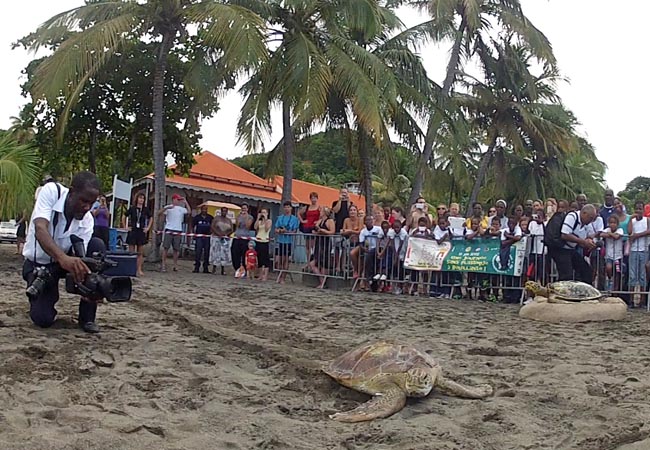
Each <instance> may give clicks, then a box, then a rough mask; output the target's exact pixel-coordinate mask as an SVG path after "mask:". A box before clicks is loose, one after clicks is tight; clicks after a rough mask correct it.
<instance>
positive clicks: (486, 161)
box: [466, 133, 497, 217]
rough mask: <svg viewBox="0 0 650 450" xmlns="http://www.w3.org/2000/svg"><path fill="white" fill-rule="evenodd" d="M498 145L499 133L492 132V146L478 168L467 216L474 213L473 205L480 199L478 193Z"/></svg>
mask: <svg viewBox="0 0 650 450" xmlns="http://www.w3.org/2000/svg"><path fill="white" fill-rule="evenodd" d="M496 145H497V133H492V139H491V141H490V146H489V147H488V149H487V151H486V152H485V153H484V154H483V157H482V158H481V165H480V166H479V168H478V173H477V174H476V181H474V187H473V188H472V194H471V195H470V196H469V203H468V204H467V212H466V216H467V217H470V216H471V214H472V205H473V204H474V202H475V201H476V199H478V193H479V191H480V190H481V185H482V184H483V180H484V179H485V175H486V174H487V169H488V167H489V165H490V160H491V159H492V153H494V147H496Z"/></svg>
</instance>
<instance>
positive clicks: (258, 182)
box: [133, 151, 365, 216]
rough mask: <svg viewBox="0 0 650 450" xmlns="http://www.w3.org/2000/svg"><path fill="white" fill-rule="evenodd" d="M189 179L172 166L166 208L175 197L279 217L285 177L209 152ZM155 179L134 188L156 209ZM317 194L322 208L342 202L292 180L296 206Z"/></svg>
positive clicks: (330, 192) (356, 199)
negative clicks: (264, 175) (266, 176)
mask: <svg viewBox="0 0 650 450" xmlns="http://www.w3.org/2000/svg"><path fill="white" fill-rule="evenodd" d="M195 160H196V164H194V166H192V168H191V169H190V172H189V174H188V175H187V176H184V175H182V174H181V172H180V171H179V170H178V169H177V168H176V166H171V168H170V170H171V171H172V174H171V175H170V176H168V177H167V178H166V186H167V192H166V198H165V204H169V203H171V197H172V195H174V194H180V195H182V196H183V197H185V198H187V201H188V202H189V204H190V206H192V208H193V209H194V208H197V207H198V206H199V205H200V204H202V203H203V202H206V201H216V202H224V203H232V204H235V205H241V204H242V203H247V204H248V205H249V206H250V207H251V210H252V212H253V214H255V213H256V212H257V211H258V210H259V209H260V208H269V209H270V211H271V214H272V215H273V216H277V214H278V213H279V210H280V203H281V199H282V183H283V181H284V179H283V177H281V176H276V177H274V178H272V179H270V180H265V179H263V178H260V177H258V176H257V175H255V174H253V173H251V172H249V171H247V170H246V169H243V168H241V167H239V166H238V165H236V164H234V163H232V162H230V161H228V160H226V159H223V158H221V157H220V156H217V155H215V154H214V153H210V152H205V151H204V152H201V153H200V154H198V155H196V157H195ZM153 187H154V175H153V174H149V175H147V176H146V177H144V178H141V179H140V180H137V181H136V182H135V183H134V184H133V193H134V194H135V193H136V192H139V191H143V190H144V191H145V194H146V195H147V203H148V204H149V205H150V206H151V207H153V201H152V199H153ZM311 192H318V195H319V201H320V204H322V205H326V206H331V205H332V203H333V202H334V201H336V200H338V198H339V191H338V190H337V189H334V188H330V187H327V186H320V185H318V184H314V183H308V182H306V181H300V180H293V186H292V195H291V201H292V203H293V205H294V206H296V207H298V206H301V205H308V204H309V203H310V200H309V194H310V193H311ZM350 199H351V200H352V202H353V203H355V204H357V205H358V206H359V208H365V199H364V197H363V196H360V195H355V194H352V193H351V194H350Z"/></svg>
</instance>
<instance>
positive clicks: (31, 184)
mask: <svg viewBox="0 0 650 450" xmlns="http://www.w3.org/2000/svg"><path fill="white" fill-rule="evenodd" d="M39 159H40V158H39V154H38V150H37V149H36V148H34V147H33V146H32V145H24V144H19V143H18V142H17V141H16V140H14V138H13V137H11V136H9V135H4V136H2V137H0V217H3V218H14V217H16V216H17V215H19V214H21V213H22V212H23V210H28V209H30V208H31V206H32V204H33V199H34V191H35V189H36V186H37V185H38V179H39V165H40V160H39Z"/></svg>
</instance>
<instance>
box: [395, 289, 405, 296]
mask: <svg viewBox="0 0 650 450" xmlns="http://www.w3.org/2000/svg"><path fill="white" fill-rule="evenodd" d="M402 293H403V291H402V288H395V292H394V294H395V295H402Z"/></svg>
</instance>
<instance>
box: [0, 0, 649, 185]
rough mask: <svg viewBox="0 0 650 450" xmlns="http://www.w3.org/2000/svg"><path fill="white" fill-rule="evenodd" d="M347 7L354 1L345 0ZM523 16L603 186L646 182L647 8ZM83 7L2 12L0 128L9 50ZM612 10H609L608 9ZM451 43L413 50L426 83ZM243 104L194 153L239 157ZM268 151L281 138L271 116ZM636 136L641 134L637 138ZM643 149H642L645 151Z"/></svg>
mask: <svg viewBox="0 0 650 450" xmlns="http://www.w3.org/2000/svg"><path fill="white" fill-rule="evenodd" d="M351 1H354V0H351ZM521 2H522V6H523V9H524V13H525V14H526V16H527V17H528V18H529V19H530V21H531V22H532V23H533V24H534V25H535V26H536V27H537V28H539V29H540V30H542V32H544V34H546V36H547V37H548V39H549V40H550V42H551V44H552V45H553V50H554V52H555V56H556V58H557V60H558V64H559V67H560V71H561V73H562V76H563V77H565V78H567V79H568V82H567V83H562V84H560V85H559V86H558V92H559V94H560V97H561V98H562V100H563V102H564V103H565V105H566V106H567V107H568V108H569V109H571V110H572V111H573V112H574V113H575V115H576V116H577V118H578V120H579V121H580V122H581V126H580V128H579V131H580V133H581V134H582V135H583V136H585V137H586V138H587V139H589V141H590V142H591V143H592V144H593V145H594V146H595V148H596V154H597V157H598V158H599V159H600V160H602V161H604V162H605V164H607V167H608V169H607V173H606V176H605V178H606V182H607V184H608V186H609V187H611V188H612V189H614V190H615V191H617V192H618V191H620V190H622V189H624V188H625V184H626V183H627V182H628V181H630V180H631V179H632V178H634V177H636V176H639V175H643V176H645V175H647V172H648V169H649V168H650V152H648V148H647V147H648V145H647V144H644V143H643V142H644V141H642V140H640V139H639V136H643V135H644V133H640V132H641V130H644V129H645V127H646V126H648V124H647V116H646V114H645V113H644V112H643V111H645V106H646V105H648V104H650V90H648V89H646V88H645V83H646V82H645V81H644V80H645V79H646V78H647V73H648V66H647V65H646V64H647V62H644V61H646V60H645V58H644V57H643V56H642V55H643V54H646V52H647V49H646V46H645V44H646V43H647V36H646V35H645V32H644V30H645V29H646V18H647V17H648V16H649V15H650V2H644V1H639V0H620V1H618V2H607V1H605V0H598V1H594V0H521ZM82 4H83V0H21V1H20V2H10V3H8V4H7V5H6V8H5V9H4V10H3V12H4V16H3V17H4V19H3V20H2V26H1V27H0V61H2V66H3V68H2V70H1V71H0V99H1V100H0V128H4V129H6V128H8V127H9V126H10V125H11V120H10V118H11V116H17V115H18V112H19V111H20V108H21V106H22V105H23V104H25V103H26V99H25V98H23V97H22V96H21V95H20V84H21V83H22V81H23V79H22V75H21V71H22V70H23V69H24V67H25V66H26V65H27V64H28V63H29V61H30V60H31V59H32V58H33V55H30V54H29V53H27V52H26V51H24V50H22V49H16V50H12V49H11V44H12V43H13V42H15V41H16V40H18V39H19V38H21V37H23V36H25V35H26V34H28V33H30V32H31V31H34V30H35V29H36V28H37V27H38V25H40V24H41V23H42V22H44V21H45V20H46V19H48V18H50V17H51V16H53V15H54V14H57V13H59V12H61V11H65V10H68V9H71V8H74V7H77V6H80V5H82ZM614 5H615V6H614ZM399 14H400V18H401V19H402V20H403V21H404V23H405V24H406V25H407V26H411V25H415V24H417V23H419V22H422V21H424V20H426V17H425V16H424V15H421V14H420V13H419V12H417V11H415V10H412V9H405V8H402V9H401V10H400V11H399ZM450 46H451V44H448V45H440V46H434V45H430V46H427V47H424V48H422V49H420V50H419V52H420V54H421V55H422V58H423V62H424V65H425V67H426V69H427V71H428V73H429V76H430V77H431V78H432V79H433V80H434V81H436V82H439V83H440V84H442V80H443V78H444V74H445V69H446V64H447V59H448V56H449V48H450ZM241 104H242V99H241V97H240V96H239V94H238V93H236V92H234V91H233V92H231V93H230V94H228V95H227V96H225V97H224V98H223V100H222V102H221V105H220V107H221V109H220V111H219V112H218V113H217V114H216V115H215V116H214V117H212V118H210V119H207V120H205V121H204V122H203V126H202V134H203V139H202V140H201V146H202V148H203V149H205V150H208V151H211V152H213V153H216V154H218V155H219V156H221V157H224V158H234V157H237V156H240V155H242V154H244V149H243V148H242V147H238V146H237V145H236V134H235V127H236V124H237V118H238V115H239V111H240V108H241ZM273 118H274V122H273V128H274V130H273V133H272V135H271V137H270V139H269V141H268V142H267V144H266V146H267V148H270V147H272V146H274V145H275V144H276V143H277V142H278V140H279V138H280V134H281V122H280V120H279V119H280V117H279V115H278V114H275V115H274V116H273ZM639 133H640V134H639ZM644 148H645V150H644Z"/></svg>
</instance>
